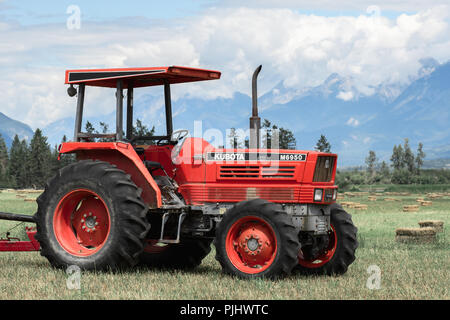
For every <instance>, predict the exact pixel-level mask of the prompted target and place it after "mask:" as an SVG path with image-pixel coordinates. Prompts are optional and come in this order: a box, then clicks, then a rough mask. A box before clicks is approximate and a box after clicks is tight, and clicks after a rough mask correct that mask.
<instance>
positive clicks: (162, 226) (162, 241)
mask: <svg viewBox="0 0 450 320" xmlns="http://www.w3.org/2000/svg"><path fill="white" fill-rule="evenodd" d="M169 214H170V213H169V212H166V213H164V214H163V216H162V224H161V236H160V238H159V240H158V242H160V243H168V244H170V243H180V233H181V224H182V223H183V221H184V218H186V212H182V213H181V214H180V215H179V216H178V230H177V238H176V239H164V226H165V225H166V222H167V220H169Z"/></svg>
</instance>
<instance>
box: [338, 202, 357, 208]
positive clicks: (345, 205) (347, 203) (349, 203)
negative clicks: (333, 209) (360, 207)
mask: <svg viewBox="0 0 450 320" xmlns="http://www.w3.org/2000/svg"><path fill="white" fill-rule="evenodd" d="M353 204H354V202H351V201H342V202H341V206H343V207H345V208H348V207H350V206H351V205H353Z"/></svg>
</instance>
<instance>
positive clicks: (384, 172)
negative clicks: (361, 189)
mask: <svg viewBox="0 0 450 320" xmlns="http://www.w3.org/2000/svg"><path fill="white" fill-rule="evenodd" d="M389 175H390V172H389V167H388V165H387V163H386V162H385V161H383V162H381V166H380V177H381V180H383V182H386V181H387V180H388V179H389Z"/></svg>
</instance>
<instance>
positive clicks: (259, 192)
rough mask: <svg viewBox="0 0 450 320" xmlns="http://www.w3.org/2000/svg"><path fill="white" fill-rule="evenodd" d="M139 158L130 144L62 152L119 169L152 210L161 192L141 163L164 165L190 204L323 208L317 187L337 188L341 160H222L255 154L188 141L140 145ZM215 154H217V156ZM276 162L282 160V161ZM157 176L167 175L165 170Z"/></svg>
mask: <svg viewBox="0 0 450 320" xmlns="http://www.w3.org/2000/svg"><path fill="white" fill-rule="evenodd" d="M141 147H144V149H145V152H144V154H143V155H141V156H138V155H137V154H136V152H135V151H134V149H133V147H132V146H131V145H130V144H126V143H121V142H103V143H92V142H91V143H90V142H69V143H64V144H62V146H61V149H60V153H69V152H75V153H76V154H77V158H78V159H79V160H82V159H97V160H102V161H107V162H110V163H112V164H115V165H116V166H117V167H118V168H120V169H122V170H124V171H126V172H127V173H129V174H130V175H131V177H132V180H133V181H134V182H135V183H136V185H137V186H138V187H140V188H142V189H143V199H144V201H145V202H146V203H148V204H149V205H150V207H153V208H159V207H161V206H162V205H163V204H162V202H161V192H160V190H159V187H158V186H157V184H156V182H155V181H154V179H153V178H152V176H151V175H150V173H149V172H148V170H147V168H146V167H145V165H144V164H143V160H150V161H156V162H159V163H161V164H162V166H163V167H164V169H165V170H166V172H167V174H168V175H169V176H170V177H171V178H173V179H174V180H175V181H176V182H177V183H178V185H179V192H180V193H181V194H182V196H183V198H184V200H185V201H186V203H187V204H189V205H202V204H205V203H217V202H219V203H220V202H228V203H232V202H240V201H244V200H249V199H255V198H261V199H266V200H268V201H272V202H277V203H322V204H328V203H332V202H334V200H333V201H332V200H331V199H328V200H325V198H323V199H322V201H314V190H315V189H317V188H321V189H324V194H325V191H327V192H330V190H331V192H332V191H333V190H334V189H337V187H336V186H335V185H334V179H335V172H336V164H337V161H336V159H337V155H335V154H328V153H321V152H316V151H299V150H265V149H260V150H259V153H260V154H262V155H263V156H261V155H260V156H261V157H264V155H265V154H266V153H267V154H268V155H272V156H274V157H275V159H273V158H272V159H271V160H267V159H266V158H263V159H260V160H256V159H236V160H233V161H222V160H218V158H215V157H219V158H220V159H222V158H224V157H225V158H226V157H227V156H228V157H233V156H241V157H250V154H251V155H255V154H256V151H257V150H256V149H255V150H252V149H216V148H214V147H213V146H212V145H211V144H209V143H208V142H206V141H205V140H203V139H201V138H186V139H185V140H184V143H183V144H182V145H180V146H175V147H174V146H172V145H167V146H154V145H151V146H141ZM216 154H218V155H217V156H216ZM319 156H321V157H329V158H332V159H334V161H333V162H332V167H331V168H330V169H329V170H332V171H330V172H332V174H331V175H330V176H329V177H328V180H327V181H318V182H314V176H315V175H314V172H315V170H316V163H317V161H318V157H319ZM278 158H280V159H282V160H278ZM153 174H154V175H164V172H163V171H162V170H158V171H154V172H153Z"/></svg>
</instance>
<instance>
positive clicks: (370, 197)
mask: <svg viewBox="0 0 450 320" xmlns="http://www.w3.org/2000/svg"><path fill="white" fill-rule="evenodd" d="M367 199H368V200H369V201H377V197H375V196H368V197H367Z"/></svg>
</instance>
